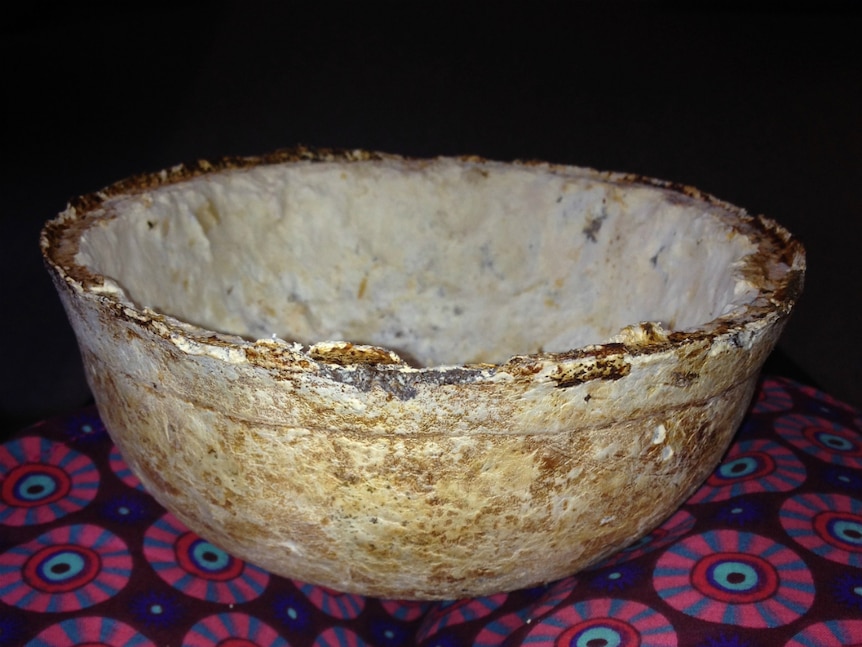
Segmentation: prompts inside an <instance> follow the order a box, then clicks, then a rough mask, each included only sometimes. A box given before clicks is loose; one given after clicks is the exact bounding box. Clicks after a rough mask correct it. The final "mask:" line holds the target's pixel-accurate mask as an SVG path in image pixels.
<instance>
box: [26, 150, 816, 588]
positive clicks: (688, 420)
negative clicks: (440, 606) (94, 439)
mask: <svg viewBox="0 0 862 647" xmlns="http://www.w3.org/2000/svg"><path fill="white" fill-rule="evenodd" d="M315 155H316V156H317V158H318V161H314V162H312V161H309V160H310V159H311V158H314V157H315ZM43 251H44V253H45V256H46V259H47V262H48V265H49V268H50V269H51V271H52V275H53V277H54V279H55V283H56V285H57V287H58V290H59V293H60V296H61V298H62V299H63V302H64V304H65V305H66V308H67V311H68V313H69V316H70V320H71V322H72V324H73V326H74V327H75V330H76V333H77V335H78V340H79V344H80V346H81V350H82V353H83V356H84V360H85V364H86V366H87V370H88V378H89V381H90V384H91V387H92V389H93V392H94V394H95V396H96V399H97V403H98V405H99V409H100V412H101V414H102V416H103V417H104V419H105V422H106V425H107V427H108V429H109V431H110V432H111V435H112V437H113V438H114V440H115V441H116V443H117V445H118V446H119V448H120V449H121V451H122V452H123V455H124V456H125V458H126V459H127V460H128V461H129V463H130V465H131V466H132V468H133V470H134V471H135V472H136V473H137V474H138V475H139V476H140V477H141V479H142V480H143V482H144V483H145V485H146V486H147V488H148V490H149V491H150V492H152V493H153V495H154V496H155V497H156V498H157V499H158V500H159V501H160V502H161V503H162V504H163V505H164V506H165V507H166V508H168V509H169V510H171V511H172V512H174V513H175V514H176V515H177V516H179V517H180V518H181V519H182V520H183V521H184V522H185V523H186V524H188V525H189V526H190V527H191V528H192V529H194V530H196V531H197V532H199V533H200V534H201V535H202V536H204V537H205V538H207V539H208V540H210V541H212V542H213V543H215V544H217V545H219V546H221V547H223V548H224V549H226V550H228V551H229V552H232V553H234V554H235V555H237V556H239V557H242V558H244V559H247V560H249V561H251V562H253V563H256V564H259V565H261V566H263V567H265V568H267V569H269V570H271V571H273V572H275V573H279V574H282V575H286V576H289V577H293V578H297V579H300V580H305V581H309V582H313V583H316V584H321V585H325V586H329V587H332V588H335V589H339V590H345V591H352V592H358V593H363V594H368V595H376V596H382V597H401V598H411V597H412V598H453V597H462V596H468V595H479V594H487V593H491V592H494V591H499V590H506V589H513V588H518V587H523V586H528V585H532V584H536V583H539V582H544V581H549V580H552V579H556V578H559V577H563V576H565V575H568V574H570V573H572V572H575V571H577V570H578V569H580V568H583V567H585V566H587V565H589V564H591V563H594V562H595V561H597V560H598V559H600V558H601V557H603V556H604V555H607V554H609V553H610V552H613V551H615V550H618V549H619V548H621V547H623V546H625V545H627V544H629V543H631V542H633V541H635V540H637V539H638V538H639V537H641V536H642V535H643V534H645V533H647V532H649V531H650V530H651V529H652V528H653V527H655V526H656V525H657V524H658V523H660V522H661V521H662V520H663V519H664V518H665V517H667V516H668V515H669V514H670V513H671V512H673V510H674V509H675V508H676V507H677V506H678V505H679V504H680V503H681V502H682V501H683V500H684V499H685V498H686V497H687V496H688V495H689V494H690V493H691V492H692V491H693V489H694V488H696V487H697V486H698V485H699V484H700V482H702V480H703V479H704V478H705V477H706V475H707V474H708V473H709V472H710V471H711V470H712V469H713V468H714V466H715V464H716V463H717V462H718V460H719V459H720V457H721V454H722V453H723V451H724V449H725V448H726V446H727V444H728V443H729V441H730V438H731V436H732V434H733V432H734V431H735V429H736V426H737V425H738V424H739V422H740V420H741V418H742V416H743V414H744V412H745V409H746V406H747V404H748V400H749V398H750V396H751V392H752V389H753V387H754V382H755V379H756V377H757V372H758V370H759V368H760V366H761V364H762V362H763V361H764V359H765V358H766V356H767V354H768V353H769V352H770V350H771V349H772V347H773V346H774V344H775V341H776V340H777V338H778V335H779V334H780V332H781V329H782V327H783V324H784V322H785V320H786V317H787V316H788V315H789V312H790V310H791V308H792V306H793V304H794V302H795V299H796V298H797V296H798V293H799V290H800V289H801V285H802V276H803V273H804V255H803V251H802V248H801V246H800V245H799V243H798V242H796V241H795V240H793V239H792V237H790V236H789V234H787V232H785V231H784V230H782V229H781V228H780V227H779V226H777V225H775V224H774V223H772V222H770V221H768V220H765V219H762V218H751V217H749V216H747V215H746V214H744V213H743V212H742V211H741V210H739V209H737V208H735V207H732V206H731V205H727V204H724V203H722V202H720V201H718V200H715V199H713V198H710V197H709V196H704V195H702V194H700V193H699V192H697V191H696V190H693V189H688V188H684V187H670V186H667V185H664V184H662V183H660V182H656V181H650V180H644V179H640V178H631V177H627V176H621V175H615V174H608V173H597V172H594V171H590V170H585V169H578V168H571V167H559V166H556V167H554V166H549V165H543V164H516V165H509V164H500V163H494V162H485V161H482V160H476V159H439V160H424V161H416V160H402V159H401V158H397V157H394V156H386V155H380V154H368V153H349V154H339V153H330V152H323V153H319V154H315V153H311V152H309V151H293V152H288V153H283V154H276V155H273V156H270V157H269V158H267V159H266V160H232V161H230V162H226V163H221V164H217V165H209V164H201V165H199V166H198V167H196V168H194V169H188V168H178V169H174V170H172V171H170V172H165V173H162V174H161V175H159V174H156V175H152V176H146V177H141V178H133V179H131V180H129V181H126V182H124V183H121V184H120V185H117V186H115V187H112V188H109V189H107V190H105V191H104V192H102V193H101V194H97V195H93V196H87V197H85V198H82V199H80V200H78V201H76V202H74V203H73V205H72V206H70V208H69V209H68V210H67V211H66V212H65V213H64V214H63V215H61V216H60V218H58V219H57V220H55V221H53V222H52V223H49V224H48V225H47V226H46V229H45V231H44V233H43ZM641 322H642V323H641ZM363 343H365V344H372V345H370V346H369V345H366V346H363V345H362V344H363ZM401 357H404V358H405V359H409V362H410V363H409V364H408V363H405V362H404V361H402V359H401Z"/></svg>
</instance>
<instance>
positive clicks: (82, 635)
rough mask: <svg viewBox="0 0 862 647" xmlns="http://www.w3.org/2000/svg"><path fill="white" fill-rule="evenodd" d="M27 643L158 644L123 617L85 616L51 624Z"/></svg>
mask: <svg viewBox="0 0 862 647" xmlns="http://www.w3.org/2000/svg"><path fill="white" fill-rule="evenodd" d="M25 647H155V644H154V643H153V642H152V641H150V640H147V639H146V638H145V637H144V636H142V635H141V634H140V633H139V632H138V631H137V630H136V629H135V628H134V627H131V626H129V625H127V624H126V623H124V622H120V621H119V620H114V619H113V618H100V617H85V618H73V619H71V620H64V621H63V622H58V623H57V624H55V625H51V626H50V627H48V628H47V629H45V630H44V631H42V632H41V633H39V635H38V636H36V637H35V638H34V639H33V640H31V641H30V642H28V643H27V645H26V646H25Z"/></svg>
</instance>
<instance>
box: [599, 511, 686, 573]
mask: <svg viewBox="0 0 862 647" xmlns="http://www.w3.org/2000/svg"><path fill="white" fill-rule="evenodd" d="M694 522H695V518H694V516H692V515H691V513H689V512H686V511H685V510H678V511H677V512H676V513H675V514H674V515H673V516H672V517H671V518H670V519H668V520H667V521H665V522H664V523H663V524H662V525H660V526H659V527H658V528H656V529H655V530H653V531H652V532H651V533H650V534H648V535H646V536H645V537H642V538H641V539H639V540H638V541H636V542H635V543H633V544H632V545H631V546H629V547H628V548H624V549H623V550H621V551H619V552H618V553H615V554H613V555H611V556H610V557H608V558H607V559H605V560H603V561H601V562H599V563H598V564H596V565H595V566H593V567H591V568H589V569H588V570H590V571H595V570H598V569H600V568H607V567H608V566H613V565H616V564H621V563H623V562H627V561H629V560H630V559H635V558H637V557H640V556H641V555H646V554H647V553H651V552H653V551H655V550H658V549H659V548H663V547H664V546H667V545H669V544H672V543H673V542H675V541H676V540H677V539H679V538H680V537H682V536H683V535H685V534H686V533H687V532H688V531H689V530H691V529H692V528H693V527H694Z"/></svg>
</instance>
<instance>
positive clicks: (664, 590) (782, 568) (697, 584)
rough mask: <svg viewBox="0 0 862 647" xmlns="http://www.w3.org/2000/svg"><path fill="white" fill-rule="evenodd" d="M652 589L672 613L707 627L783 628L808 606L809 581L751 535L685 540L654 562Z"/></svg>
mask: <svg viewBox="0 0 862 647" xmlns="http://www.w3.org/2000/svg"><path fill="white" fill-rule="evenodd" d="M653 586H654V587H655V590H656V592H657V593H658V594H659V596H661V597H662V598H663V599H664V601H665V602H667V603H668V604H670V605H671V606H672V607H674V608H675V609H677V610H678V611H681V612H682V613H685V614H686V615H690V616H693V617H696V618H698V619H700V620H706V621H707V622H716V623H721V624H730V625H738V626H742V627H755V628H765V627H775V626H781V625H786V624H787V623H789V622H792V621H794V620H796V618H798V617H799V616H801V615H802V614H803V613H805V612H806V611H807V610H808V609H809V608H810V607H811V605H812V603H813V602H814V578H813V577H812V575H811V572H810V571H809V570H808V567H807V566H806V565H805V562H803V561H802V560H801V559H800V558H799V556H798V555H796V553H794V552H793V551H792V550H790V549H788V548H785V547H784V546H782V545H780V544H777V543H775V542H774V541H772V540H771V539H767V538H766V537H761V536H760V535H755V534H752V533H742V532H736V531H732V530H715V531H710V532H705V533H703V534H701V535H695V536H693V537H687V538H686V539H683V540H682V541H680V542H678V543H676V544H674V545H673V546H671V547H670V548H669V549H667V550H666V551H665V553H664V554H663V555H662V556H661V557H660V558H659V560H658V562H657V564H656V567H655V571H654V572H653Z"/></svg>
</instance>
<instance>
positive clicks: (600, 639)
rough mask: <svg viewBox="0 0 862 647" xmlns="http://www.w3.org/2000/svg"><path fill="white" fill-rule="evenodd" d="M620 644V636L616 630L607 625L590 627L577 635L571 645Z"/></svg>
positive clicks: (606, 645)
mask: <svg viewBox="0 0 862 647" xmlns="http://www.w3.org/2000/svg"><path fill="white" fill-rule="evenodd" d="M621 644H622V638H620V635H619V634H618V633H617V632H616V631H613V630H612V629H610V628H608V627H591V628H589V629H587V630H586V631H584V632H583V633H582V634H581V635H580V636H578V638H577V640H576V642H575V645H574V646H573V647H593V646H594V645H601V646H602V647H620V645H621Z"/></svg>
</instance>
